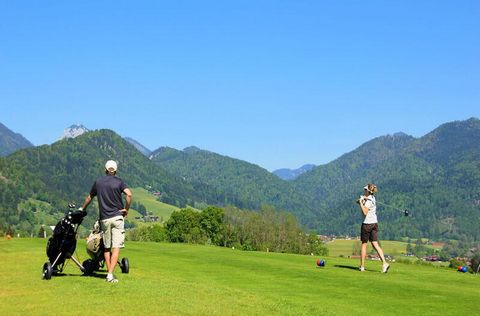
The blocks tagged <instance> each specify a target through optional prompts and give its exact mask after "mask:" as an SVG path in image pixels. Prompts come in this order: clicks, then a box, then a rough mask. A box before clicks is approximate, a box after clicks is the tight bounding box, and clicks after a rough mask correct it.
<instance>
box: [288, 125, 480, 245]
mask: <svg viewBox="0 0 480 316" xmlns="http://www.w3.org/2000/svg"><path fill="white" fill-rule="evenodd" d="M367 182H374V183H376V184H377V185H378V187H379V192H378V194H377V200H378V201H379V202H384V203H387V204H389V205H392V206H395V207H397V208H398V209H400V210H401V209H405V208H408V209H409V210H410V211H411V214H412V216H410V217H405V216H403V215H402V213H400V212H398V210H394V209H392V208H387V207H382V206H380V207H379V218H380V221H381V222H382V236H384V237H387V238H399V237H401V236H412V237H415V236H417V237H419V236H427V237H434V238H438V239H449V238H453V239H459V238H472V237H474V238H476V239H480V231H479V230H478V227H480V120H478V119H475V118H472V119H469V120H467V121H461V122H452V123H447V124H444V125H442V126H440V127H439V128H437V129H435V130H434V131H432V132H431V133H429V134H427V135H425V136H423V137H421V138H418V139H416V138H413V137H411V136H407V135H405V134H396V135H393V136H384V137H379V138H376V139H374V140H372V141H370V142H367V143H365V144H363V145H362V146H360V147H359V148H358V149H356V150H354V151H352V152H350V153H347V154H345V155H343V156H342V157H340V158H338V159H337V160H335V161H333V162H331V163H329V164H327V165H323V166H320V167H317V168H315V169H314V170H312V171H310V172H307V173H305V174H303V175H301V176H300V177H299V178H298V179H296V180H295V181H294V182H293V184H294V185H295V187H296V189H297V190H299V191H303V192H306V193H307V194H308V195H310V196H311V197H312V199H313V203H314V205H317V207H318V213H317V214H318V217H317V220H316V221H315V223H313V227H317V228H318V229H319V231H322V232H325V233H333V234H336V233H338V232H340V231H342V232H345V233H349V234H354V235H356V234H358V232H357V231H358V223H359V222H360V221H361V216H360V212H359V210H358V206H357V205H356V204H354V203H353V201H354V200H355V199H356V198H357V197H358V195H360V194H362V187H363V185H365V183H367Z"/></svg>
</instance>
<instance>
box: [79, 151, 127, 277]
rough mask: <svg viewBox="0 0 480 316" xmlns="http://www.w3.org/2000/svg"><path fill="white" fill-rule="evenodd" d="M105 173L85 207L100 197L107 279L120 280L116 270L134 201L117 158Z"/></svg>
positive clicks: (93, 189)
mask: <svg viewBox="0 0 480 316" xmlns="http://www.w3.org/2000/svg"><path fill="white" fill-rule="evenodd" d="M105 174H106V175H105V176H103V177H101V178H98V179H97V180H96V181H95V183H94V184H93V186H92V189H91V190H90V194H89V195H87V197H86V198H85V202H84V203H83V206H82V208H81V209H84V210H85V209H86V208H87V207H88V205H89V204H90V202H91V201H92V199H93V198H94V197H95V196H96V197H97V201H98V209H99V216H100V226H101V228H102V232H103V243H104V245H105V250H104V253H103V255H104V257H105V263H106V265H107V271H108V274H107V278H106V281H107V282H111V283H116V282H118V280H117V279H116V278H115V277H114V275H113V271H114V270H115V267H116V266H117V262H118V257H119V255H120V248H123V247H124V242H125V229H124V218H125V217H127V215H128V210H129V208H130V204H131V203H132V192H131V191H130V189H128V187H127V185H126V184H125V183H124V182H123V180H122V179H120V178H119V177H117V176H116V174H117V163H116V162H115V161H113V160H109V161H107V163H106V164H105ZM122 194H125V206H123V198H122Z"/></svg>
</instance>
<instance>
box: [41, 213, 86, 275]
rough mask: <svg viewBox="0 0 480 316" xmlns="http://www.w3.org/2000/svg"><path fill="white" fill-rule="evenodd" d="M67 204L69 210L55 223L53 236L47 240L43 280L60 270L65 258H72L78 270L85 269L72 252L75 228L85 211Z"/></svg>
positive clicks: (74, 244) (75, 233) (75, 240)
mask: <svg viewBox="0 0 480 316" xmlns="http://www.w3.org/2000/svg"><path fill="white" fill-rule="evenodd" d="M68 206H69V208H70V210H69V211H68V212H67V213H66V214H65V216H64V217H63V218H62V219H61V220H60V221H59V222H58V223H57V225H56V226H55V229H54V230H53V236H52V237H50V238H49V239H48V242H47V249H46V252H47V257H48V260H49V261H48V262H46V263H45V264H44V265H43V278H44V279H45V280H49V279H51V277H52V275H53V274H57V273H60V272H62V271H63V267H64V265H65V261H66V260H67V259H72V260H73V261H74V262H75V264H76V265H77V266H78V267H79V268H80V271H82V272H84V271H85V269H84V268H83V266H82V265H81V264H80V262H79V261H78V260H77V259H76V258H75V257H74V256H73V254H74V252H75V248H76V246H77V229H78V226H80V224H81V223H82V221H83V218H84V217H85V216H86V215H87V212H86V211H83V210H82V211H80V210H78V211H77V210H74V209H75V204H69V205H68Z"/></svg>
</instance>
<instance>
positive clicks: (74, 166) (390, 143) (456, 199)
mask: <svg viewBox="0 0 480 316" xmlns="http://www.w3.org/2000/svg"><path fill="white" fill-rule="evenodd" d="M109 158H113V159H115V160H117V161H118V162H119V173H120V174H121V176H122V177H123V178H125V179H127V182H128V183H129V185H130V186H131V187H146V188H151V189H152V190H154V191H157V192H161V196H160V199H161V200H162V201H164V202H167V203H170V204H174V205H177V206H184V205H187V204H188V205H194V206H197V207H201V206H202V205H207V204H216V205H234V206H237V207H239V208H245V209H258V208H259V207H260V206H261V205H262V204H271V205H274V206H276V207H277V208H279V209H284V210H287V211H289V212H292V213H293V214H295V215H296V216H297V217H298V218H299V220H300V221H301V222H302V223H303V225H305V226H306V227H307V228H309V229H312V230H314V231H316V232H318V233H322V234H335V235H339V234H350V235H357V234H358V226H359V223H360V222H361V215H360V211H359V209H358V206H357V205H356V204H355V203H354V200H356V199H357V198H358V195H360V194H361V193H362V187H363V186H364V185H365V184H366V183H368V182H373V183H375V184H377V186H378V188H379V192H378V194H377V200H378V201H379V208H378V213H379V219H380V222H381V229H382V230H381V236H382V238H388V239H398V238H400V237H403V236H410V237H432V238H437V239H445V240H446V239H460V238H470V239H472V238H473V239H477V240H478V239H480V232H479V230H478V227H480V120H479V119H477V118H472V119H469V120H465V121H455V122H450V123H446V124H443V125H441V126H439V127H438V128H436V129H435V130H433V131H432V132H430V133H428V134H427V135H425V136H423V137H420V138H415V137H412V136H409V135H406V134H403V133H397V134H393V135H387V136H381V137H377V138H375V139H372V140H371V141H369V142H366V143H365V144H362V145H361V146H360V147H358V148H356V149H355V150H353V151H351V152H349V153H346V154H344V155H342V156H341V157H339V158H338V159H336V160H334V161H332V162H330V163H328V164H324V165H320V166H317V167H314V168H313V169H311V170H309V171H306V172H304V173H302V174H301V175H299V176H298V177H296V178H295V179H293V180H289V181H285V180H282V179H280V178H279V177H278V176H275V175H273V174H272V173H270V172H268V171H267V170H265V169H263V168H261V167H259V166H257V165H254V164H251V163H248V162H245V161H241V160H238V159H234V158H231V157H227V156H222V155H219V154H216V153H213V152H209V151H206V150H202V149H199V148H196V147H188V148H185V149H184V150H177V149H173V148H169V147H161V148H159V149H157V150H155V151H153V152H151V153H150V154H149V155H145V153H141V152H140V151H139V150H137V149H136V147H134V146H133V145H132V144H131V142H129V141H127V140H126V139H123V138H122V137H120V136H119V135H117V134H116V133H115V132H113V131H109V130H98V131H90V132H87V133H85V134H83V135H81V136H78V137H76V138H69V139H63V140H61V141H58V142H56V143H54V144H52V145H44V146H40V147H31V148H27V149H22V150H18V151H16V152H15V153H13V154H10V155H9V156H8V157H3V158H0V188H1V193H0V222H2V223H3V224H0V225H3V227H2V226H0V230H2V229H3V230H5V229H6V228H7V226H9V225H10V226H12V225H13V226H15V227H19V223H20V222H21V221H22V220H21V219H22V216H23V217H25V216H26V215H21V214H19V213H18V211H16V210H17V209H18V208H17V205H19V204H21V203H23V202H22V201H25V200H27V199H29V198H33V199H36V200H41V201H45V202H47V203H50V204H51V205H56V206H59V205H62V203H65V201H68V200H70V199H76V200H78V199H79V197H83V196H84V195H85V194H86V192H88V189H89V186H90V185H91V182H92V181H93V179H95V177H98V176H99V175H101V173H102V165H103V163H104V161H105V160H106V159H109ZM380 203H383V204H380ZM385 204H386V205H388V206H385ZM404 209H409V210H410V214H411V216H408V217H406V216H403V212H400V211H401V210H404Z"/></svg>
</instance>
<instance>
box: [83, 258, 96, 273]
mask: <svg viewBox="0 0 480 316" xmlns="http://www.w3.org/2000/svg"><path fill="white" fill-rule="evenodd" d="M82 266H83V275H92V274H93V270H94V268H95V267H94V266H93V262H92V260H91V259H87V260H85V261H84V262H83V263H82Z"/></svg>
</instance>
